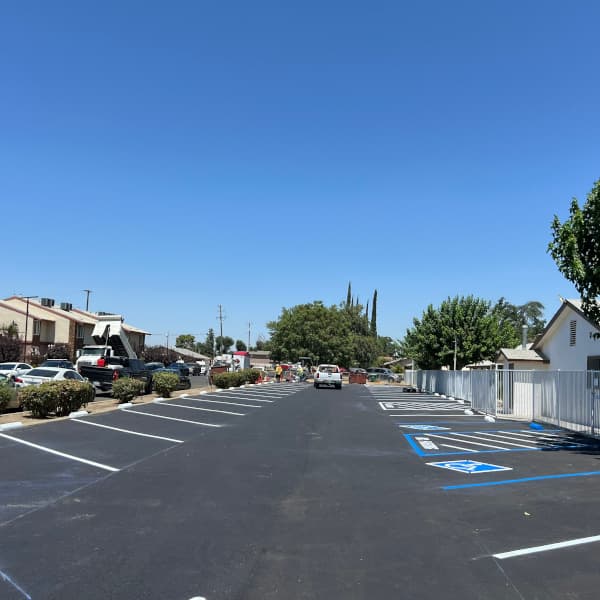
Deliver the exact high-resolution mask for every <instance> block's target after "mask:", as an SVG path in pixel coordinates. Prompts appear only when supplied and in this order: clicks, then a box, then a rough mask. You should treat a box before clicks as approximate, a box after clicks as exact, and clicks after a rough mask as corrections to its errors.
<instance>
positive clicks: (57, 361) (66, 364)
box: [40, 358, 75, 369]
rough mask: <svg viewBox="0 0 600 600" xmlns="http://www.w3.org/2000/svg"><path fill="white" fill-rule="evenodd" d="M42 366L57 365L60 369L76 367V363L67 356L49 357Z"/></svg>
mask: <svg viewBox="0 0 600 600" xmlns="http://www.w3.org/2000/svg"><path fill="white" fill-rule="evenodd" d="M40 367H57V368H58V369H75V365H74V364H73V363H72V362H71V361H70V360H67V359H66V358H48V359H46V360H45V361H44V362H43V363H42V364H41V365H40Z"/></svg>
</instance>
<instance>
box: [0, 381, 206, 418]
mask: <svg viewBox="0 0 600 600" xmlns="http://www.w3.org/2000/svg"><path fill="white" fill-rule="evenodd" d="M211 389H213V388H211V387H210V386H203V387H197V388H191V389H189V390H175V391H174V392H173V393H172V395H171V397H172V398H179V397H180V396H183V395H185V394H188V395H191V394H199V393H200V392H202V391H204V390H206V391H209V390H211ZM159 397H160V394H155V393H154V394H147V395H145V396H138V397H137V398H135V399H134V400H133V401H132V404H135V405H136V406H137V405H142V404H149V403H151V402H152V401H153V400H155V399H156V398H159ZM118 409H119V403H118V401H117V400H116V399H115V398H112V397H110V396H97V397H96V400H94V402H90V403H89V404H88V405H87V406H83V407H82V408H81V410H87V411H88V412H89V413H90V414H94V415H96V414H100V413H105V412H110V411H111V410H118ZM68 418H69V417H48V418H47V419H34V418H33V417H32V416H31V412H30V411H28V410H24V411H21V410H16V411H14V412H7V413H1V414H0V425H5V424H7V423H17V422H19V421H20V422H21V423H22V424H23V426H28V425H41V424H43V423H55V422H56V421H62V420H64V419H68Z"/></svg>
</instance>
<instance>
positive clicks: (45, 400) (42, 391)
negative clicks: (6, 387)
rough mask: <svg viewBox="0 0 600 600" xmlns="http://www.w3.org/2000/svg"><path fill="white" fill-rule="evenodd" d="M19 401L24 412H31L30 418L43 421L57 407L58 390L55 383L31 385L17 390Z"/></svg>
mask: <svg viewBox="0 0 600 600" xmlns="http://www.w3.org/2000/svg"><path fill="white" fill-rule="evenodd" d="M19 401H20V403H21V406H22V407H23V408H24V409H25V410H30V411H31V416H32V417H36V418H38V419H45V418H46V417H47V416H48V415H49V414H50V413H52V412H54V411H55V410H56V407H57V405H58V389H57V387H56V384H55V383H42V384H41V385H31V386H28V387H26V388H21V389H20V390H19Z"/></svg>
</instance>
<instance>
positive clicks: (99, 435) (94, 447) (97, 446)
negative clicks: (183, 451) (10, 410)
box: [0, 419, 175, 469]
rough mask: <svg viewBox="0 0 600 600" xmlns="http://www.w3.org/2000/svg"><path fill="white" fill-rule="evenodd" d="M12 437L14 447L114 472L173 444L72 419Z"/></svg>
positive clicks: (22, 431)
mask: <svg viewBox="0 0 600 600" xmlns="http://www.w3.org/2000/svg"><path fill="white" fill-rule="evenodd" d="M0 435H2V434H0ZM11 438H12V439H11V441H13V443H15V444H19V443H21V444H22V445H27V444H35V445H36V446H38V447H40V452H45V451H47V452H50V451H55V452H60V453H62V454H64V455H68V456H69V457H76V458H79V459H81V460H87V461H91V462H95V463H99V464H102V465H106V466H109V467H111V468H114V469H122V468H124V467H126V466H128V465H131V464H133V463H135V462H138V461H139V460H141V459H143V458H145V457H147V456H149V455H152V454H154V453H156V452H157V451H160V450H162V449H164V448H167V447H169V446H172V445H173V444H174V443H175V442H173V441H167V440H164V439H158V438H154V437H139V436H134V435H131V434H128V433H125V432H121V431H117V430H115V429H105V428H102V429H100V428H96V427H86V426H85V425H81V424H78V423H74V422H73V421H72V420H71V419H69V420H66V421H62V422H57V423H49V424H47V425H44V426H43V427H25V428H22V429H20V430H18V431H14V432H11ZM29 447H32V448H33V447H34V446H29ZM72 460H74V459H72Z"/></svg>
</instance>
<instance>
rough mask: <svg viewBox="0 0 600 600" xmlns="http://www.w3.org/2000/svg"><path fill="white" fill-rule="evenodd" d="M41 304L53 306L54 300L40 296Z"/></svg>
mask: <svg viewBox="0 0 600 600" xmlns="http://www.w3.org/2000/svg"><path fill="white" fill-rule="evenodd" d="M40 302H41V304H42V306H48V307H52V306H54V300H53V299H52V298H42V299H41V300H40Z"/></svg>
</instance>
